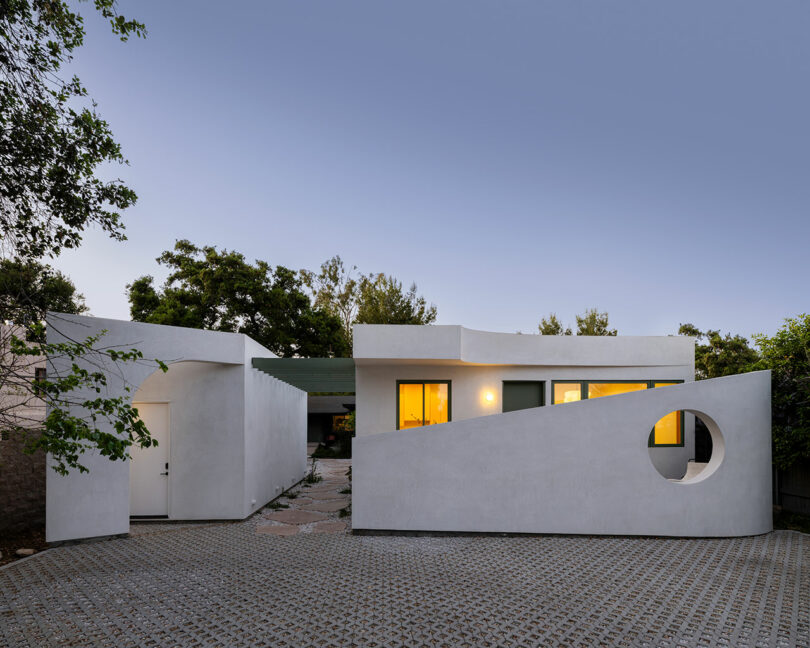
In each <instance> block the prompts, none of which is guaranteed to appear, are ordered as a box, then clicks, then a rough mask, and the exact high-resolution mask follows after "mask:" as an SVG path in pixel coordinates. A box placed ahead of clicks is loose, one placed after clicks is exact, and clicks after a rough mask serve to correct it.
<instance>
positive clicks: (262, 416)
mask: <svg viewBox="0 0 810 648" xmlns="http://www.w3.org/2000/svg"><path fill="white" fill-rule="evenodd" d="M258 357H267V358H272V357H275V356H274V355H273V354H272V353H270V352H269V351H268V350H267V349H265V348H264V347H262V346H261V345H260V344H258V343H256V342H255V341H254V340H251V339H250V338H246V340H245V365H244V372H245V378H244V379H245V403H246V406H245V455H244V471H245V480H244V488H243V494H242V498H243V503H242V513H241V516H242V517H246V516H248V515H250V514H251V513H253V512H254V511H256V510H258V509H259V508H261V507H262V506H264V505H265V504H266V503H267V502H268V501H269V500H271V499H273V498H274V497H276V496H278V495H279V494H280V493H281V492H282V491H284V490H286V489H288V488H289V487H290V486H292V485H293V484H295V483H296V482H298V481H300V480H301V479H302V478H303V476H304V474H305V473H306V470H307V394H306V392H304V391H301V390H300V389H297V388H295V387H293V386H292V385H289V384H287V383H285V382H283V381H281V380H277V379H276V378H273V377H272V376H269V375H268V374H266V373H264V372H263V371H258V370H257V369H253V368H251V365H250V360H251V358H258Z"/></svg>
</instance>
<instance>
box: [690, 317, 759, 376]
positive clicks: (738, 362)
mask: <svg viewBox="0 0 810 648" xmlns="http://www.w3.org/2000/svg"><path fill="white" fill-rule="evenodd" d="M678 335H689V336H691V337H694V338H697V341H696V344H695V378H696V379H697V380H704V379H706V378H719V377H720V376H731V375H734V374H738V373H744V372H746V371H750V370H751V368H752V366H753V363H755V362H756V361H757V360H758V359H759V355H758V354H757V352H756V350H755V349H752V348H751V347H750V346H749V344H748V340H747V339H746V338H744V337H743V336H741V335H731V334H730V333H726V334H725V335H722V334H721V333H720V331H712V330H708V331H705V332H704V331H701V330H699V329H698V328H697V327H696V326H694V325H693V324H689V323H687V324H681V325H680V327H679V328H678Z"/></svg>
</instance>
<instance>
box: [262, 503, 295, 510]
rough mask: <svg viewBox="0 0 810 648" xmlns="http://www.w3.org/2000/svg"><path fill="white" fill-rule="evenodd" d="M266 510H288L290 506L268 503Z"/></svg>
mask: <svg viewBox="0 0 810 648" xmlns="http://www.w3.org/2000/svg"><path fill="white" fill-rule="evenodd" d="M267 508H269V509H273V510H274V511H278V510H279V509H286V508H290V505H289V504H282V503H281V502H270V503H269V504H268V505H267Z"/></svg>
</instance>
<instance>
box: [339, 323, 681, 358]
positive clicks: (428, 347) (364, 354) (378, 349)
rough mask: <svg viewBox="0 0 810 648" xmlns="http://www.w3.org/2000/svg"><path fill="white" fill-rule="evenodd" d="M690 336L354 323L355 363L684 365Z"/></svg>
mask: <svg viewBox="0 0 810 648" xmlns="http://www.w3.org/2000/svg"><path fill="white" fill-rule="evenodd" d="M694 359H695V339H694V338H692V337H687V336H681V335H663V336H628V335H619V336H584V335H536V334H528V335H527V334H519V333H493V332H488V331H476V330H474V329H467V328H464V327H463V326H455V325H452V326H447V325H444V326H441V325H438V326H437V325H429V326H409V325H396V326H394V325H379V324H355V326H354V361H355V363H356V364H381V363H385V364H390V363H396V362H405V363H411V364H413V363H425V362H426V361H430V362H431V363H437V364H485V365H528V366H565V367H570V366H590V367H600V366H611V367H621V366H628V367H630V366H633V367H638V366H683V365H692V364H693V363H694Z"/></svg>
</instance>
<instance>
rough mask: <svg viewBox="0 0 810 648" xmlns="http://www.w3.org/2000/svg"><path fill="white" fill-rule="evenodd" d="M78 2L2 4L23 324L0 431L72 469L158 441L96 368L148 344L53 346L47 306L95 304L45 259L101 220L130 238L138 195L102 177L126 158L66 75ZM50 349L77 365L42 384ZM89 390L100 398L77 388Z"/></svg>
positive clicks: (8, 273)
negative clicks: (88, 455) (92, 455)
mask: <svg viewBox="0 0 810 648" xmlns="http://www.w3.org/2000/svg"><path fill="white" fill-rule="evenodd" d="M70 4H72V3H68V2H67V1H66V0H5V1H4V0H0V254H2V255H3V258H4V260H3V261H2V265H0V309H2V319H3V320H4V321H8V322H10V323H11V324H12V326H3V327H0V356H2V363H0V384H1V385H2V386H3V389H4V394H5V395H6V399H5V400H6V402H5V404H4V406H3V407H2V408H0V431H3V432H14V433H15V434H20V435H23V436H24V437H25V439H26V444H25V448H26V451H27V452H34V451H36V450H37V449H41V450H44V451H46V452H48V453H49V454H50V456H51V458H52V459H53V462H52V464H51V465H52V467H53V468H54V470H56V471H57V472H60V473H63V474H64V473H67V472H68V471H69V470H70V469H74V468H75V469H79V470H84V467H83V466H82V465H81V463H80V455H81V454H82V453H83V452H85V451H86V450H87V449H93V450H96V451H98V452H100V453H101V455H102V456H107V457H109V458H110V459H124V458H126V457H127V454H128V448H129V447H130V446H131V445H133V444H136V445H139V446H143V447H148V446H150V445H153V441H152V439H151V437H150V436H149V431H148V430H147V429H146V426H145V425H144V424H143V422H142V421H140V420H139V419H138V416H137V411H136V410H135V409H134V408H133V407H132V405H131V403H130V402H129V400H128V399H124V398H117V399H111V398H105V397H104V396H103V390H104V385H105V384H106V377H105V374H104V373H103V372H101V371H96V370H91V369H88V368H87V367H99V366H101V365H103V364H108V363H112V364H113V365H115V364H117V363H120V362H140V361H143V357H142V355H141V354H140V352H139V351H137V350H136V349H131V350H129V351H126V352H121V351H119V350H113V349H104V348H101V347H98V343H99V339H100V338H99V337H98V336H96V337H88V338H87V339H85V340H74V341H70V342H66V343H60V344H48V343H46V342H45V325H44V322H43V320H44V318H45V312H46V311H48V310H57V311H62V312H67V313H81V312H84V311H85V310H86V308H85V306H84V301H83V298H82V296H81V295H80V294H79V293H78V292H76V288H75V286H74V285H73V283H72V282H71V281H70V280H69V279H68V278H67V277H65V276H64V275H62V274H61V273H59V272H56V271H55V270H53V269H52V268H50V267H48V266H47V265H43V264H42V263H41V262H40V260H41V259H43V258H44V257H55V256H57V255H58V254H59V253H60V252H61V251H62V250H63V249H66V248H76V247H78V246H79V245H80V244H81V242H82V236H83V234H84V232H85V230H86V229H87V228H89V227H91V226H96V227H99V228H101V230H102V231H105V232H106V233H107V234H108V235H109V236H110V237H112V238H113V239H116V240H119V241H120V240H123V239H124V238H125V236H124V233H123V229H124V225H123V223H122V222H121V212H122V211H123V210H124V209H126V208H127V207H129V206H130V205H132V204H133V203H134V202H135V200H136V196H135V193H134V191H132V189H130V188H129V187H127V186H126V185H125V184H124V183H123V182H122V181H121V180H117V179H112V180H108V179H103V178H102V177H101V175H100V174H99V171H100V170H101V169H102V168H104V170H105V172H107V171H108V169H109V168H110V165H111V164H125V163H126V160H125V159H124V157H123V154H122V152H121V148H120V146H119V145H118V143H117V142H116V141H115V139H114V137H113V134H112V132H111V131H110V128H109V125H108V124H107V122H106V121H104V119H102V117H101V116H100V115H99V114H98V112H97V111H96V105H95V103H94V102H92V100H90V99H89V97H88V92H87V90H86V89H85V87H84V86H83V85H82V83H81V81H80V80H79V79H78V78H77V77H76V76H71V77H70V78H63V77H62V76H60V75H61V73H62V68H63V66H64V65H65V64H66V63H68V62H69V61H70V60H71V58H72V56H73V54H74V52H75V51H76V49H77V48H79V47H80V46H81V45H82V43H83V41H84V36H85V31H84V20H83V18H82V16H81V15H79V13H77V12H76V11H74V10H73V9H72V8H71V6H70ZM92 6H93V10H95V11H97V12H98V13H100V14H101V16H103V17H104V18H106V19H107V20H108V21H109V23H110V26H111V28H112V32H113V33H114V34H116V35H118V37H119V38H120V39H121V40H122V41H126V40H127V39H128V38H129V37H130V36H132V35H135V36H144V35H145V33H146V30H145V28H144V26H143V24H141V23H140V22H138V21H136V20H128V19H126V18H124V17H123V16H121V15H120V14H118V12H117V10H116V3H115V0H93V2H92ZM52 326H54V325H53V324H52ZM56 326H58V325H56ZM56 326H54V328H56ZM42 356H48V357H50V358H54V357H57V356H66V357H67V358H69V359H70V360H71V362H70V363H68V365H69V366H70V367H71V368H70V369H68V370H66V371H64V372H62V373H61V375H48V376H47V378H41V377H40V378H38V379H37V380H32V378H33V376H34V368H38V367H39V366H40V365H41V363H42ZM155 364H156V366H158V367H160V368H162V369H165V365H163V364H162V363H161V362H160V361H155ZM82 390H90V391H94V392H96V393H97V394H98V397H97V398H89V399H88V398H81V397H78V396H76V394H77V393H81V392H82ZM43 405H44V406H46V407H43ZM45 411H47V414H46V416H45V418H44V420H43V419H42V416H41V414H40V413H41V412H45ZM32 412H33V413H37V414H36V415H35V416H32V415H31V413H32ZM102 421H105V422H106V423H107V424H109V426H110V427H111V428H112V431H107V430H109V428H108V427H106V426H105V425H101V422H102Z"/></svg>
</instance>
